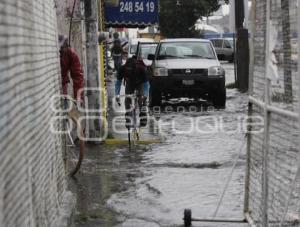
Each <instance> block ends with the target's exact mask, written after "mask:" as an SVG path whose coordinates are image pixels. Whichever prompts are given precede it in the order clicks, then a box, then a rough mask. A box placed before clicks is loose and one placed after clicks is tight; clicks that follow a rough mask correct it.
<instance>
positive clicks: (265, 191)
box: [262, 0, 271, 227]
mask: <svg viewBox="0 0 300 227" xmlns="http://www.w3.org/2000/svg"><path fill="white" fill-rule="evenodd" d="M270 1H271V0H267V5H266V38H265V89H264V92H265V97H264V98H265V100H264V101H265V108H264V118H265V122H264V128H265V131H264V143H263V146H264V147H263V176H262V179H263V185H262V198H263V199H262V208H263V217H262V218H263V220H262V223H263V227H268V225H269V223H268V194H269V190H268V189H269V187H268V164H269V163H268V154H269V137H270V115H271V112H270V111H269V110H268V106H269V105H270V85H271V83H270V79H269V67H268V59H269V57H270V50H269V49H270V45H269V42H270Z"/></svg>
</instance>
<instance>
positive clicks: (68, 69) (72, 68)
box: [58, 35, 84, 102]
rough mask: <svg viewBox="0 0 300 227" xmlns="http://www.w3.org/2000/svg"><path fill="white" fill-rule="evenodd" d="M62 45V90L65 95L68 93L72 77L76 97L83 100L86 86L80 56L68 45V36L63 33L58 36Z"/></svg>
mask: <svg viewBox="0 0 300 227" xmlns="http://www.w3.org/2000/svg"><path fill="white" fill-rule="evenodd" d="M58 41H59V46H60V51H59V52H60V66H61V76H62V92H63V94H64V95H67V94H68V83H70V78H69V74H70V77H71V79H72V82H73V94H74V98H75V99H76V100H78V101H80V102H83V88H84V74H83V70H82V66H81V64H80V60H79V56H78V54H77V53H76V52H75V50H74V49H72V48H70V46H69V45H68V38H67V37H66V36H63V35H59V37H58Z"/></svg>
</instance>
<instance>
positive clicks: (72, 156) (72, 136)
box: [63, 97, 85, 176]
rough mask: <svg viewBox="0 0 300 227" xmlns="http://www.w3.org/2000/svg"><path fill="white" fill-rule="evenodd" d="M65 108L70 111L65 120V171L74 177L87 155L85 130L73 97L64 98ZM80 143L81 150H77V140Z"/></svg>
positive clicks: (67, 112)
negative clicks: (85, 154)
mask: <svg viewBox="0 0 300 227" xmlns="http://www.w3.org/2000/svg"><path fill="white" fill-rule="evenodd" d="M63 101H64V108H65V109H67V110H69V111H66V112H64V113H65V114H67V116H66V119H65V120H64V123H63V124H64V129H65V132H66V133H67V136H66V137H65V141H64V142H65V157H64V159H65V160H64V162H65V169H66V172H67V173H68V175H69V176H74V175H75V174H76V173H77V172H78V171H79V169H80V166H81V163H82V160H83V158H84V153H85V142H84V139H83V138H84V129H83V127H82V125H81V123H80V121H79V118H80V114H79V111H78V107H77V102H76V100H74V99H73V98H71V97H64V98H63ZM77 139H78V141H79V150H78V149H77V148H76V145H75V140H77Z"/></svg>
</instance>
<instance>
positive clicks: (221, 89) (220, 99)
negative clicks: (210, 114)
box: [212, 85, 226, 109]
mask: <svg viewBox="0 0 300 227" xmlns="http://www.w3.org/2000/svg"><path fill="white" fill-rule="evenodd" d="M212 102H213V105H214V107H216V108H220V109H225V107H226V88H225V85H221V86H218V89H216V90H214V92H213V94H212Z"/></svg>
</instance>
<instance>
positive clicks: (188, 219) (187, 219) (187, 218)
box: [183, 209, 192, 227]
mask: <svg viewBox="0 0 300 227" xmlns="http://www.w3.org/2000/svg"><path fill="white" fill-rule="evenodd" d="M183 220H184V227H190V226H192V211H191V210H190V209H185V210H184V217H183Z"/></svg>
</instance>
